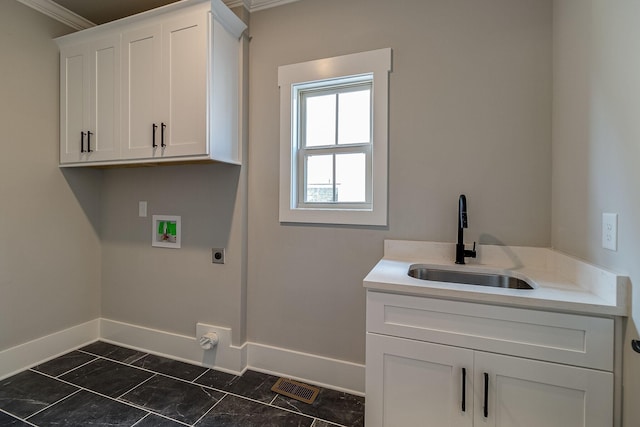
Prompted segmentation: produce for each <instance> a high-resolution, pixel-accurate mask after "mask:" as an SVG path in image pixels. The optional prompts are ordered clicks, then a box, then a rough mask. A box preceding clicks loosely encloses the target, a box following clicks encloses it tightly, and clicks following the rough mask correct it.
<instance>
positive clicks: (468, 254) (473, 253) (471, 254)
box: [464, 242, 476, 258]
mask: <svg viewBox="0 0 640 427" xmlns="http://www.w3.org/2000/svg"><path fill="white" fill-rule="evenodd" d="M464 256H465V257H469V258H475V257H476V242H473V249H471V250H469V249H465V250H464Z"/></svg>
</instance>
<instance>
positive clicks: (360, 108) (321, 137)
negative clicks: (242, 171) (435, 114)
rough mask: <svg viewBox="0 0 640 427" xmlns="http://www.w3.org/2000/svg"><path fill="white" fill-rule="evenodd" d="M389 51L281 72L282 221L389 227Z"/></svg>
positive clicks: (359, 55)
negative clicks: (387, 225)
mask: <svg viewBox="0 0 640 427" xmlns="http://www.w3.org/2000/svg"><path fill="white" fill-rule="evenodd" d="M390 66H391V50H390V49H382V50H377V51H371V52H364V53H357V54H352V55H346V56H341V57H335V58H328V59H323V60H318V61H310V62H305V63H301V64H293V65H287V66H283V67H280V68H279V70H278V74H279V75H278V78H279V83H280V91H281V101H280V102H281V104H280V111H281V127H280V135H281V148H280V221H281V222H309V223H328V224H359V225H386V224H387V111H388V72H389V70H390Z"/></svg>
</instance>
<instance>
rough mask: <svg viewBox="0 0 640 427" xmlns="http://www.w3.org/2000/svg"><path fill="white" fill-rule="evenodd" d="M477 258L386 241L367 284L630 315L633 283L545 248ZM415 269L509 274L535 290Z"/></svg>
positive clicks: (445, 248)
mask: <svg viewBox="0 0 640 427" xmlns="http://www.w3.org/2000/svg"><path fill="white" fill-rule="evenodd" d="M477 252H478V257H477V258H475V259H473V258H467V259H466V262H467V264H465V265H456V264H455V263H454V256H455V244H453V243H437V242H415V241H402V240H386V241H385V252H384V258H382V259H381V260H380V261H379V262H378V264H377V265H376V266H375V267H374V268H373V270H371V271H370V272H369V274H368V275H367V277H365V279H364V286H365V288H367V289H368V290H371V291H385V292H393V293H401V294H410V295H421V296H427V297H434V298H444V299H454V300H464V301H471V302H480V303H487V304H499V305H507V306H517V307H525V308H532V309H547V310H554V311H564V312H573V313H584V314H598V315H606V316H612V315H615V316H627V315H628V307H627V295H628V286H629V285H628V283H629V281H628V278H627V277H626V276H622V275H618V274H615V273H612V272H610V271H607V270H604V269H602V268H599V267H596V266H594V265H591V264H588V263H586V262H584V261H581V260H578V259H576V258H572V257H569V256H567V255H564V254H562V253H560V252H557V251H554V250H552V249H546V248H531V247H515V246H494V245H478V247H477ZM413 264H421V265H426V266H430V267H435V268H440V269H453V270H462V271H474V272H494V273H500V274H507V275H511V276H515V277H519V278H523V279H527V281H529V282H531V283H532V284H533V285H534V287H535V288H534V289H530V290H523V289H506V288H494V287H490V286H478V285H464V284H458V283H446V282H436V281H430V280H422V279H415V278H413V277H410V276H409V275H408V274H407V272H408V271H409V267H410V266H411V265H413Z"/></svg>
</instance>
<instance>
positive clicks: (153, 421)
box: [135, 414, 185, 427]
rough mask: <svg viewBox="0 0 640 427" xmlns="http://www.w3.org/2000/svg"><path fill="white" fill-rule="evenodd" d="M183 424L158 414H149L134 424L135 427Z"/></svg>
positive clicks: (178, 426)
mask: <svg viewBox="0 0 640 427" xmlns="http://www.w3.org/2000/svg"><path fill="white" fill-rule="evenodd" d="M184 426H185V424H180V423H179V422H176V421H172V420H170V419H168V418H163V417H161V416H159V415H155V414H149V415H147V416H146V417H145V418H144V419H143V420H142V421H140V422H139V423H138V424H136V425H135V427H184Z"/></svg>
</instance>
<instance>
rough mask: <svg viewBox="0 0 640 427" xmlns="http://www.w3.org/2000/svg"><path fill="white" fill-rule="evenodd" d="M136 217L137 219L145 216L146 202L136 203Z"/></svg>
mask: <svg viewBox="0 0 640 427" xmlns="http://www.w3.org/2000/svg"><path fill="white" fill-rule="evenodd" d="M138 216H139V217H146V216H147V202H145V201H139V202H138Z"/></svg>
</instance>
